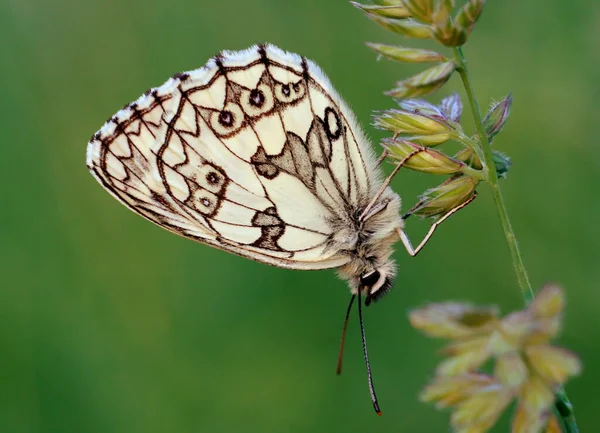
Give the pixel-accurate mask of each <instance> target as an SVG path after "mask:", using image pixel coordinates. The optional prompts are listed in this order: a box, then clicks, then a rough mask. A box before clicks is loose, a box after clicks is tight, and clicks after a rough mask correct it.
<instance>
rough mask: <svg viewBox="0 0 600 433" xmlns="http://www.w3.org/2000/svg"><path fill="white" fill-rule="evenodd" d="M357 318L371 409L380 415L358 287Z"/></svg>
mask: <svg viewBox="0 0 600 433" xmlns="http://www.w3.org/2000/svg"><path fill="white" fill-rule="evenodd" d="M358 320H359V322H360V335H361V336H362V345H363V354H364V356H365V364H366V366H367V377H368V379H369V392H370V393H371V401H372V402H373V409H375V412H376V413H377V415H379V416H381V409H379V403H378V402H377V395H375V387H374V386H373V377H372V376H371V364H369V354H368V352H367V339H366V338H365V326H364V324H363V318H362V307H361V302H360V289H359V290H358Z"/></svg>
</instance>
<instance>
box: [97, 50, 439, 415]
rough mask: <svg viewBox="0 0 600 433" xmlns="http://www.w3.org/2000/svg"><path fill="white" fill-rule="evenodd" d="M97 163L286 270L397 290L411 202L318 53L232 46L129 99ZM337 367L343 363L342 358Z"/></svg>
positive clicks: (192, 225)
mask: <svg viewBox="0 0 600 433" xmlns="http://www.w3.org/2000/svg"><path fill="white" fill-rule="evenodd" d="M86 159H87V166H88V168H89V170H90V171H91V173H92V175H93V176H94V177H95V178H96V180H97V181H98V182H99V183H100V184H101V185H102V186H103V187H104V188H105V189H106V190H107V191H108V192H110V193H111V194H112V195H113V196H114V197H115V198H116V199H117V200H119V201H120V202H121V203H123V204H124V205H125V206H127V207H128V208H129V209H131V210H132V211H134V212H136V213H138V214H140V215H141V216H143V217H144V218H146V219H148V220H150V221H152V222H153V223H155V224H157V225H159V226H161V227H163V228H165V229H167V230H169V231H171V232H173V233H176V234H178V235H181V236H183V237H186V238H189V239H192V240H195V241H198V242H201V243H204V244H207V245H210V246H213V247H216V248H219V249H221V250H225V251H228V252H231V253H234V254H238V255H240V256H243V257H247V258H250V259H253V260H256V261H258V262H262V263H267V264H269V265H274V266H277V267H281V268H288V269H300V270H312V269H328V268H336V269H337V270H338V273H339V275H340V277H341V278H342V279H344V280H346V281H347V282H348V285H349V287H350V292H351V294H352V297H351V301H350V305H349V306H348V312H347V314H346V322H345V324H344V332H343V334H342V349H343V342H344V336H345V328H346V325H347V323H348V316H349V314H350V309H351V307H352V303H353V301H354V299H355V297H358V310H359V318H360V323H361V335H362V339H363V350H364V355H365V360H366V364H367V371H368V377H369V389H370V391H371V397H372V402H373V406H374V408H375V410H376V412H377V413H381V411H380V410H379V405H378V403H377V398H376V396H375V391H374V388H373V384H372V378H371V373H370V365H369V362H368V356H367V351H366V343H365V337H364V328H363V325H362V323H363V322H362V312H361V302H360V297H361V295H362V296H364V299H365V305H369V303H371V302H372V301H375V300H378V299H380V298H381V297H382V296H383V295H384V294H385V293H387V292H388V291H389V290H390V288H391V287H392V284H393V280H394V277H395V275H396V265H395V263H394V260H393V258H392V253H393V244H394V243H396V242H397V241H398V240H401V241H402V242H403V244H404V245H405V246H406V248H407V250H408V251H409V253H410V254H411V255H415V254H416V253H417V252H418V251H419V250H420V249H421V248H422V246H423V245H424V244H425V242H426V241H427V239H428V238H429V236H430V235H431V234H432V233H433V230H435V227H436V225H435V224H434V226H432V230H430V232H429V233H428V236H427V237H426V238H425V239H424V240H423V242H422V243H421V245H419V246H418V247H417V248H416V249H413V247H412V246H411V244H410V241H409V240H408V237H407V236H406V234H405V233H404V230H403V229H404V218H403V217H402V216H401V215H400V204H401V201H400V197H399V196H398V195H397V194H396V193H394V192H393V191H392V190H391V188H390V187H389V182H390V180H391V178H392V176H393V174H395V172H396V170H397V169H399V168H400V166H401V164H398V166H397V168H396V170H395V171H394V173H393V174H392V175H391V176H390V177H388V178H387V179H384V175H383V171H382V169H381V167H380V164H381V161H382V159H383V158H380V159H379V160H378V159H377V158H376V156H375V153H374V150H373V148H372V145H371V144H370V142H369V141H368V140H367V138H366V137H365V135H364V134H363V132H362V130H361V128H360V127H359V125H358V123H357V121H356V118H355V116H354V114H353V113H352V111H351V110H350V108H349V107H348V105H347V104H346V103H345V102H344V101H343V100H342V98H341V97H340V95H339V94H338V93H337V92H336V91H335V90H334V88H333V86H332V84H331V82H330V81H329V79H328V78H327V77H326V75H325V74H324V73H323V71H322V70H321V69H320V68H319V67H318V66H317V65H316V64H315V63H313V62H312V61H310V60H307V59H306V58H305V57H301V56H299V55H297V54H292V53H289V52H285V51H283V50H281V49H279V48H277V47H275V46H273V45H268V44H264V45H257V46H253V47H251V48H249V49H247V50H245V51H238V52H232V51H223V52H221V53H220V54H218V55H217V56H215V57H214V58H212V59H210V60H209V61H208V63H207V64H206V65H205V66H203V67H202V68H199V69H196V70H193V71H189V72H183V73H178V74H176V75H174V76H173V77H171V78H170V79H169V80H168V81H167V82H165V83H164V84H163V85H162V86H160V87H156V88H152V89H150V90H148V91H146V92H145V93H144V94H143V95H142V96H141V97H140V98H138V99H137V100H136V101H134V102H132V103H130V104H128V105H126V106H125V107H124V108H122V109H121V110H120V111H119V112H117V113H116V114H115V115H114V116H113V117H111V118H110V119H109V120H108V121H107V122H106V123H105V124H104V126H102V128H101V129H100V130H99V131H98V132H97V133H96V134H94V135H93V136H92V138H91V140H90V141H89V144H88V147H87V158H86ZM342 349H341V350H340V357H339V360H338V372H339V371H340V370H341V354H342Z"/></svg>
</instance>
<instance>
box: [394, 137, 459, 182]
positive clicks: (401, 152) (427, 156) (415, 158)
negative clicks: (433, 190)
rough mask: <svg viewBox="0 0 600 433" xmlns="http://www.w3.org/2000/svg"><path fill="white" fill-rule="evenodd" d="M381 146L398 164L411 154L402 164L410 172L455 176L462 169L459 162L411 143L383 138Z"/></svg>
mask: <svg viewBox="0 0 600 433" xmlns="http://www.w3.org/2000/svg"><path fill="white" fill-rule="evenodd" d="M423 138H426V137H423ZM382 145H383V147H384V148H385V149H387V151H388V152H389V157H390V158H392V159H395V160H396V161H398V162H401V161H403V160H404V159H405V158H407V157H409V156H410V155H411V154H413V155H412V156H411V157H410V158H409V159H408V161H405V162H404V163H403V164H404V167H406V168H409V169H411V170H415V171H420V172H423V173H432V174H455V173H459V172H460V171H461V169H462V168H463V167H464V164H463V163H462V162H460V161H455V160H453V159H452V158H450V157H448V156H446V155H444V154H443V153H441V152H438V151H436V150H433V149H430V148H428V147H423V146H420V145H418V144H415V143H413V142H411V141H407V140H397V139H392V138H384V139H383V142H382ZM417 152H418V153H417Z"/></svg>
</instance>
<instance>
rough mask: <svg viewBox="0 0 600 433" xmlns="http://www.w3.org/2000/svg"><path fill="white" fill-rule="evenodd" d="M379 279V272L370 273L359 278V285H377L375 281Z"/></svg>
mask: <svg viewBox="0 0 600 433" xmlns="http://www.w3.org/2000/svg"><path fill="white" fill-rule="evenodd" d="M380 277H381V275H380V274H379V271H377V270H375V271H371V272H369V273H366V274H363V275H361V276H360V284H362V285H363V286H364V287H372V286H374V285H375V284H377V281H379V278H380Z"/></svg>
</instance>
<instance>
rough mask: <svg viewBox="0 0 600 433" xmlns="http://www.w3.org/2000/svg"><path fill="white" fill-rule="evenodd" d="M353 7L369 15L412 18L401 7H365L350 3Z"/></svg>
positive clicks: (406, 10)
mask: <svg viewBox="0 0 600 433" xmlns="http://www.w3.org/2000/svg"><path fill="white" fill-rule="evenodd" d="M350 3H352V5H353V6H355V7H357V8H358V9H360V10H362V11H363V12H365V13H367V14H373V15H380V16H382V17H388V18H408V17H410V16H411V14H410V12H409V11H408V9H406V8H405V7H404V6H401V5H383V6H378V5H363V4H360V3H357V2H350Z"/></svg>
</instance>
